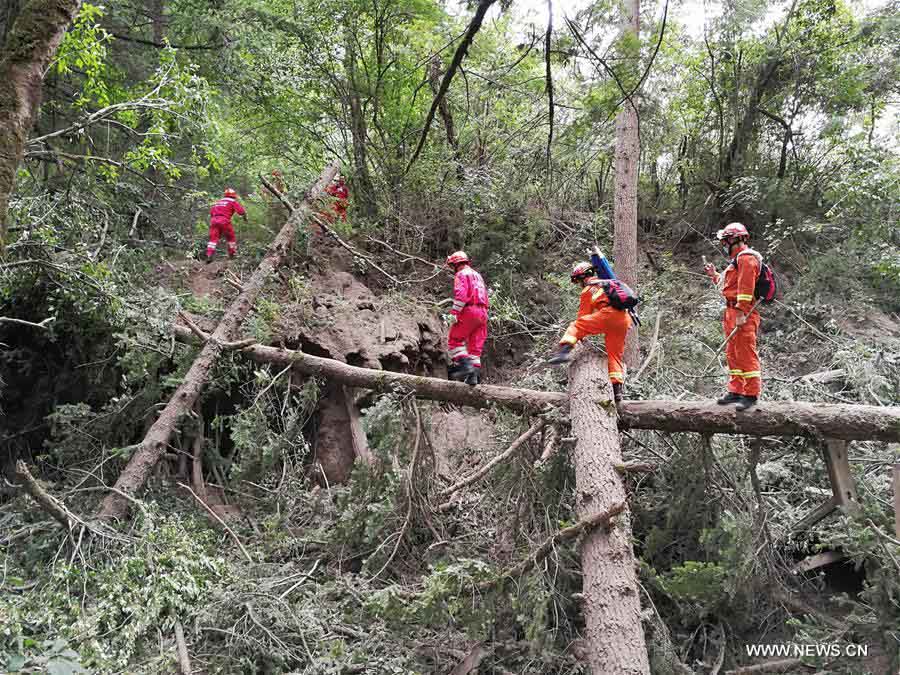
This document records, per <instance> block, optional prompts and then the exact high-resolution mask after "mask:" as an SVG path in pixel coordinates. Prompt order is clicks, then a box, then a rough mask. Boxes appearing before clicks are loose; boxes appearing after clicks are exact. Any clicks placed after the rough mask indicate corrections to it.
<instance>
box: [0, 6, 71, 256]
mask: <svg viewBox="0 0 900 675" xmlns="http://www.w3.org/2000/svg"><path fill="white" fill-rule="evenodd" d="M80 6H81V0H31V2H28V3H26V4H25V6H24V7H22V8H21V10H20V11H19V14H18V16H17V17H16V19H15V23H13V24H12V26H7V32H6V40H5V41H4V43H3V50H2V54H3V55H2V57H0V254H2V252H3V250H4V248H5V246H6V234H7V228H8V223H7V217H8V213H9V198H10V196H11V195H12V192H13V190H14V189H15V185H16V170H17V169H18V166H19V164H20V163H21V161H22V157H23V155H24V152H25V141H26V140H27V138H28V132H29V131H31V127H33V126H34V123H35V120H36V119H37V114H38V110H39V108H40V105H41V84H42V82H43V78H44V71H45V70H46V69H47V65H48V64H49V63H50V59H52V58H53V55H54V54H55V53H56V50H57V48H58V47H59V44H60V42H62V39H63V36H64V35H65V33H66V29H68V27H69V25H70V24H71V23H72V21H74V20H75V16H76V15H77V14H78V8H79V7H80Z"/></svg>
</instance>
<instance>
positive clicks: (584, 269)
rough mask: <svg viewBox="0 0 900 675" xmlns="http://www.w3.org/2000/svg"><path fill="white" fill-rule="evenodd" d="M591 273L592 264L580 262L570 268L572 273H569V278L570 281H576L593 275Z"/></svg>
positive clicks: (592, 269)
mask: <svg viewBox="0 0 900 675" xmlns="http://www.w3.org/2000/svg"><path fill="white" fill-rule="evenodd" d="M593 274H594V266H593V265H591V263H587V262H580V263H578V264H577V265H575V267H573V268H572V274H571V275H570V278H571V279H572V283H576V282H578V281H580V280H582V279H586V278H587V277H590V276H593Z"/></svg>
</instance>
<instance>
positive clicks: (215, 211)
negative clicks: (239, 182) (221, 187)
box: [206, 188, 247, 263]
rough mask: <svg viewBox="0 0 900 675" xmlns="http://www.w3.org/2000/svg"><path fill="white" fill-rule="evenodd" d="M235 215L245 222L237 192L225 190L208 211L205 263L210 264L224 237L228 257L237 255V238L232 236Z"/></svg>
mask: <svg viewBox="0 0 900 675" xmlns="http://www.w3.org/2000/svg"><path fill="white" fill-rule="evenodd" d="M235 213H237V214H238V215H239V216H241V217H242V218H243V219H244V222H245V223H246V222H247V212H246V211H245V210H244V207H243V206H241V203H240V202H239V201H238V196H237V192H235V191H234V190H232V189H231V188H227V189H226V190H225V193H224V195H223V197H222V198H221V199H220V200H219V201H217V202H216V203H215V204H213V205H212V207H211V208H210V209H209V243H208V244H207V245H206V262H207V263H211V262H212V259H213V257H215V255H216V247H217V246H218V245H219V238H220V237H222V236H224V237H225V241H227V242H228V257H229V258H233V257H234V255H235V253H237V238H236V237H235V236H234V225H232V223H231V218H232V216H233V215H234V214H235Z"/></svg>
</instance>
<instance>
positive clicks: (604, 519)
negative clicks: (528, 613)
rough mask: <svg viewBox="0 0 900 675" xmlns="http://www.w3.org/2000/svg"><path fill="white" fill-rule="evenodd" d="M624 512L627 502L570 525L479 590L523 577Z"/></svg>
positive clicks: (482, 584) (480, 586)
mask: <svg viewBox="0 0 900 675" xmlns="http://www.w3.org/2000/svg"><path fill="white" fill-rule="evenodd" d="M624 510H625V502H620V503H618V504H615V505H613V506H612V507H610V509H609V510H608V511H604V512H603V513H598V514H597V515H595V516H591V517H590V518H585V519H584V520H582V521H581V522H579V523H576V524H575V525H570V526H569V527H566V528H563V529H562V530H559V531H558V532H557V533H555V534H553V535H552V536H550V537H547V539H546V540H545V541H544V543H543V544H541V545H540V546H538V547H537V548H536V549H535V550H534V552H532V553H531V555H529V556H528V557H527V558H525V560H523V561H522V562H520V563H519V564H518V565H514V566H513V567H510V568H509V569H507V570H506V571H504V572H503V573H501V574H500V576H499V577H498V578H497V579H495V580H491V581H485V582H482V583H481V584H480V585H479V589H480V590H483V591H484V590H488V589H490V588H491V587H493V586H495V585H497V584H501V583H503V582H504V580H506V579H511V578H512V577H519V576H522V575H523V574H525V573H526V572H527V571H529V570H530V569H531V568H533V567H534V566H535V565H537V564H538V563H539V562H541V561H542V560H543V559H544V558H546V557H547V556H548V555H550V552H551V551H552V550H553V549H554V548H556V547H557V546H558V545H559V544H561V543H563V542H565V541H569V540H571V539H575V538H576V537H577V536H579V535H580V534H582V533H583V532H589V531H591V530H593V529H595V528H597V527H608V526H609V525H610V521H612V519H613V518H614V517H615V516H617V515H619V514H620V513H622V512H623V511H624Z"/></svg>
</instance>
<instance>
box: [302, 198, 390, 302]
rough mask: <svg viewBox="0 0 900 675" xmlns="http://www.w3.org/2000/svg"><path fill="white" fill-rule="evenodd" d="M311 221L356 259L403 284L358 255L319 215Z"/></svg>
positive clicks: (370, 260) (371, 261)
mask: <svg viewBox="0 0 900 675" xmlns="http://www.w3.org/2000/svg"><path fill="white" fill-rule="evenodd" d="M312 219H313V222H315V223H316V225H318V226H319V227H321V228H322V231H323V232H325V233H326V234H327V235H328V236H330V237H331V238H332V239H334V240H335V241H336V242H337V243H338V244H339V245H341V246H342V247H343V248H345V249H347V250H348V251H350V253H352V254H353V255H355V256H356V257H357V258H360V259H362V260H365V261H366V263H367V264H369V265H371V266H372V267H374V268H375V269H376V270H378V271H379V272H381V273H382V274H383V275H384V276H386V277H387V278H388V279H390V280H391V281H393V282H394V283H395V284H397V285H401V284H402V283H404V282H402V281H400V280H399V279H398V278H397V277H395V276H393V275H392V274H391V273H390V272H388V271H386V270H384V269H383V268H382V267H380V266H379V265H378V263H376V262H375V261H374V260H372V259H371V258H370V257H369V256H367V255H364V254H362V253H360V252H359V250H357V249H355V248H353V247H352V246H351V245H350V244H348V243H347V242H346V241H344V240H343V239H341V237H340V235H339V234H338V233H337V232H335V231H334V230H333V229H331V228H330V227H329V226H328V225H327V224H326V223H325V220H324V219H323V218H320V217H319V214H313V217H312ZM406 283H408V282H406Z"/></svg>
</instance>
